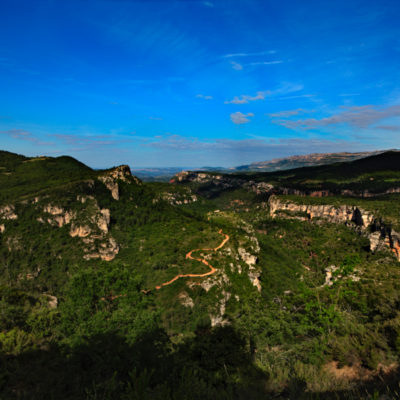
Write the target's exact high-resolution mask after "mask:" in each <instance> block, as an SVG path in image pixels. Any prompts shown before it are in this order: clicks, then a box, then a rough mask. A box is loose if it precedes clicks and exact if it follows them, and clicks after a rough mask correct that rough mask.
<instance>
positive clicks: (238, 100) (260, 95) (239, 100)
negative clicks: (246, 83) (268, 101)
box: [224, 91, 269, 104]
mask: <svg viewBox="0 0 400 400" xmlns="http://www.w3.org/2000/svg"><path fill="white" fill-rule="evenodd" d="M268 93H269V92H268V91H262V92H257V94H256V95H255V96H249V95H247V94H242V95H241V96H235V97H234V98H233V99H232V100H229V101H225V102H224V103H225V104H246V103H248V102H249V101H257V100H264V99H265V96H266V95H267V94H268Z"/></svg>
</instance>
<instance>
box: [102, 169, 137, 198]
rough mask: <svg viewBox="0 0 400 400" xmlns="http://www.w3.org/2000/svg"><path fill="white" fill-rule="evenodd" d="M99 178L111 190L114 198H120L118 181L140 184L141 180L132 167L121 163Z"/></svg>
mask: <svg viewBox="0 0 400 400" xmlns="http://www.w3.org/2000/svg"><path fill="white" fill-rule="evenodd" d="M98 179H99V180H100V181H101V182H103V183H104V185H105V186H106V187H107V189H108V190H109V191H110V192H111V196H112V197H113V199H114V200H119V185H118V181H123V182H127V183H132V182H134V183H136V184H138V185H139V184H140V183H141V182H140V180H139V179H138V178H136V177H135V176H133V175H132V174H131V169H130V168H129V166H128V165H120V166H119V167H116V168H114V169H112V170H111V171H108V172H106V173H105V174H103V175H100V176H99V177H98Z"/></svg>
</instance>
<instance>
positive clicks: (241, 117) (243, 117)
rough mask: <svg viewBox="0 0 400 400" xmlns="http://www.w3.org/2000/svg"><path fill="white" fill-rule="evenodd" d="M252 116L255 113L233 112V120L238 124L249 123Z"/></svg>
mask: <svg viewBox="0 0 400 400" xmlns="http://www.w3.org/2000/svg"><path fill="white" fill-rule="evenodd" d="M250 117H254V114H253V113H251V112H250V113H247V114H243V113H241V112H240V111H237V112H235V113H232V114H231V120H232V122H233V123H234V124H236V125H241V124H247V123H248V122H250V119H249V118H250Z"/></svg>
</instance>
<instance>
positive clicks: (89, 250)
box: [83, 236, 119, 261]
mask: <svg viewBox="0 0 400 400" xmlns="http://www.w3.org/2000/svg"><path fill="white" fill-rule="evenodd" d="M86 244H88V245H89V247H86V248H85V250H84V251H85V253H86V254H85V255H84V256H83V258H84V259H85V260H91V259H96V258H100V259H101V260H103V261H111V260H113V259H114V258H115V256H116V255H117V254H118V252H119V246H118V243H117V242H116V241H115V239H114V238H113V237H111V236H109V237H108V238H106V241H102V242H101V243H100V244H99V245H98V246H97V248H96V245H95V242H94V240H90V241H87V242H86Z"/></svg>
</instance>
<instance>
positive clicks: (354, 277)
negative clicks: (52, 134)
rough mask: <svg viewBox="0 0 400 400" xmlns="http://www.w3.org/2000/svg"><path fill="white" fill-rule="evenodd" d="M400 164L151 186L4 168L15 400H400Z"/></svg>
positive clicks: (43, 163) (378, 162) (1, 284)
mask: <svg viewBox="0 0 400 400" xmlns="http://www.w3.org/2000/svg"><path fill="white" fill-rule="evenodd" d="M399 161H400V153H399V152H388V153H383V154H380V155H376V156H373V157H368V158H365V159H362V160H357V161H353V162H351V163H336V164H333V165H330V166H320V167H310V168H301V169H296V170H290V171H284V172H275V173H254V174H250V173H241V174H230V175H227V174H226V175H225V174H220V173H210V172H197V173H196V172H191V173H182V174H178V175H177V176H176V177H175V179H174V181H173V182H172V183H158V182H152V183H143V182H142V181H141V180H139V179H138V178H136V177H135V176H133V175H132V174H131V172H130V170H129V167H128V166H119V167H115V168H111V169H109V170H102V171H95V170H92V169H91V168H89V167H87V166H85V165H84V164H82V163H80V162H79V161H77V160H75V159H73V158H71V157H58V158H50V157H37V158H27V157H24V156H20V155H16V154H12V153H8V152H0V184H1V188H2V189H1V191H0V232H1V233H0V363H1V368H0V398H4V399H43V398H49V399H52V398H54V399H140V400H143V399H163V400H164V399H171V400H172V399H173V400H175V399H182V400H183V399H188V400H189V399H202V400H203V399H268V398H276V399H317V398H318V399H338V398H343V399H348V398H350V399H370V398H376V399H378V398H382V399H383V398H385V397H380V396H383V395H386V396H389V398H396V396H397V397H398V396H399V393H400V387H399V384H398V381H399V380H398V378H399V362H400V264H399V259H400V234H398V233H397V232H399V231H400V229H399V227H400V217H399V208H398V200H399V197H398V196H399V195H398V194H397V193H398V192H399V191H400V189H399V188H400V172H399V165H400V163H399ZM316 196H318V197H316Z"/></svg>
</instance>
